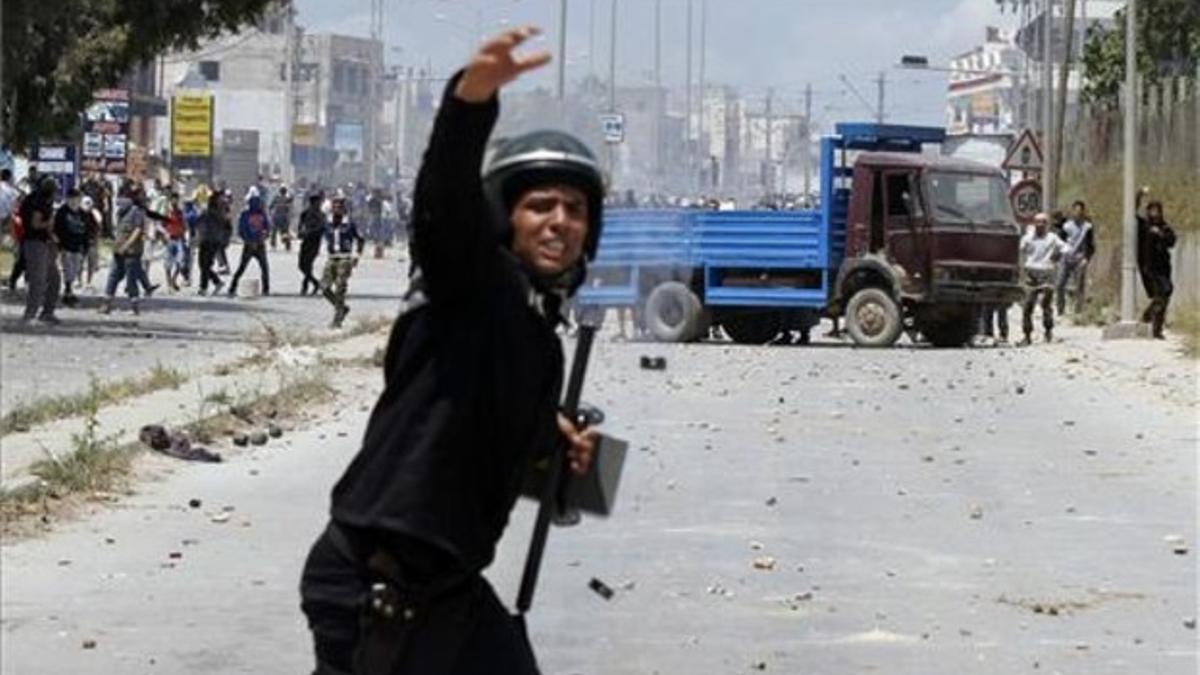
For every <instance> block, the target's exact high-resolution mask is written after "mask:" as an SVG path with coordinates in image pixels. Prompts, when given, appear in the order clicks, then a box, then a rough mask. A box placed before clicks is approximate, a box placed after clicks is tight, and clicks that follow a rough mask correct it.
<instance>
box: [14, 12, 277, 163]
mask: <svg viewBox="0 0 1200 675" xmlns="http://www.w3.org/2000/svg"><path fill="white" fill-rule="evenodd" d="M279 1H280V0H203V1H200V0H4V5H3V7H4V8H3V17H2V19H3V31H4V33H3V42H2V44H0V49H3V51H4V82H3V91H4V98H3V101H0V114H3V116H4V120H5V125H4V128H5V140H6V141H7V144H8V145H9V146H10V147H12V148H14V149H17V150H23V149H25V148H26V147H27V146H29V145H30V144H31V143H34V142H36V141H37V140H38V139H39V138H61V137H67V138H71V137H73V136H74V134H75V133H76V132H77V131H78V128H79V115H80V113H82V112H83V111H84V110H85V109H86V108H87V106H88V105H89V104H90V103H91V99H92V92H93V91H95V90H96V89H102V88H105V87H112V86H114V85H116V84H117V82H118V81H119V80H120V79H121V77H123V76H124V75H126V74H127V73H128V72H129V71H130V70H131V69H133V68H134V67H136V66H138V65H139V64H142V63H146V62H148V61H150V60H152V59H154V58H155V57H157V56H158V55H159V54H160V53H163V52H165V51H169V50H174V49H186V48H196V47H198V46H199V43H200V42H201V41H202V40H205V39H209V38H215V37H217V36H219V35H221V34H222V33H223V32H227V31H233V30H236V29H238V28H239V27H241V26H244V25H246V24H248V23H251V22H254V21H256V20H258V19H259V18H260V17H261V16H262V15H263V13H264V11H266V10H267V9H268V8H270V7H271V6H272V5H276V4H277V3H278V2H279Z"/></svg>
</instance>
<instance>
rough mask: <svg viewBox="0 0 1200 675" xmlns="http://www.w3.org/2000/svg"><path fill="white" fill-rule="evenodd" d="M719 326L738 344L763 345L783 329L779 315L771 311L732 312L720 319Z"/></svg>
mask: <svg viewBox="0 0 1200 675" xmlns="http://www.w3.org/2000/svg"><path fill="white" fill-rule="evenodd" d="M721 327H722V328H724V329H725V332H726V333H728V334H729V337H730V338H731V339H732V340H733V341H734V342H736V343H738V344H740V345H765V344H767V343H768V342H770V341H771V340H774V339H775V337H776V336H778V335H779V331H781V330H783V324H782V322H781V321H780V320H779V315H777V314H775V313H773V312H768V313H750V314H733V315H730V316H727V317H725V318H723V319H721Z"/></svg>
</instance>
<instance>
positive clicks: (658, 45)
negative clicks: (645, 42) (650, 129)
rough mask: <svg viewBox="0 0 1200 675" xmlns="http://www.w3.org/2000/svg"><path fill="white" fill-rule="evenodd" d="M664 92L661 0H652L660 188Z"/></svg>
mask: <svg viewBox="0 0 1200 675" xmlns="http://www.w3.org/2000/svg"><path fill="white" fill-rule="evenodd" d="M593 1H594V0H593ZM666 98H667V95H666V92H664V91H663V86H662V0H654V100H655V101H656V107H655V114H656V118H655V121H654V176H655V180H656V182H657V183H658V184H657V185H655V189H656V190H657V189H661V187H662V178H663V164H664V161H663V159H664V158H663V134H662V130H663V122H664V120H663V118H664V117H666V113H667V111H666V103H667V102H666Z"/></svg>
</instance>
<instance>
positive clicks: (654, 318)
mask: <svg viewBox="0 0 1200 675" xmlns="http://www.w3.org/2000/svg"><path fill="white" fill-rule="evenodd" d="M703 316H704V307H703V305H701V304H700V298H698V297H696V294H695V293H693V292H692V289H690V288H688V287H687V286H685V285H683V284H681V283H679V282H678V281H667V282H664V283H661V284H659V285H658V286H655V287H654V290H653V291H651V292H650V297H648V298H646V315H645V319H646V328H648V329H649V330H650V334H651V335H653V336H654V339H655V340H658V341H659V342H691V341H692V340H695V339H697V338H699V337H701V332H702V331H703V326H702V325H701V324H702V323H703Z"/></svg>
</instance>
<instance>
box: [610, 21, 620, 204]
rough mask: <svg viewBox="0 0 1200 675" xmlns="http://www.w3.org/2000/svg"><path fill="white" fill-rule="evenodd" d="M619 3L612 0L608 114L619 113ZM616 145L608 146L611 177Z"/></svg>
mask: <svg viewBox="0 0 1200 675" xmlns="http://www.w3.org/2000/svg"><path fill="white" fill-rule="evenodd" d="M617 3H618V0H612V16H611V20H610V26H609V32H610V33H611V38H610V41H609V48H608V112H610V113H615V112H617ZM615 145H616V144H615V143H609V144H608V175H609V177H610V180H611V177H612V175H613V172H614V170H615V169H616V165H617V149H616V147H615Z"/></svg>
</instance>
